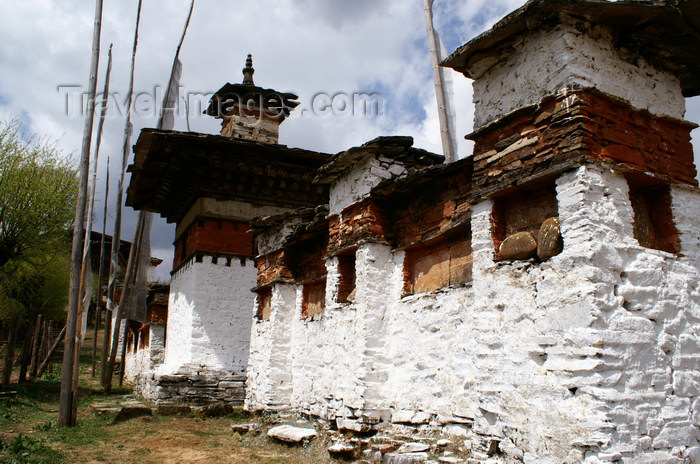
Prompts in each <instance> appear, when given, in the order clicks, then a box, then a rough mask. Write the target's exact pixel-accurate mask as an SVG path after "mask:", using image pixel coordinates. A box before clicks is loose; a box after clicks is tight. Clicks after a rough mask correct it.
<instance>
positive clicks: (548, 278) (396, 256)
mask: <svg viewBox="0 0 700 464" xmlns="http://www.w3.org/2000/svg"><path fill="white" fill-rule="evenodd" d="M672 195H673V208H674V215H675V218H676V221H677V226H678V229H679V231H680V232H681V243H682V247H683V250H684V253H685V256H676V255H672V254H669V253H665V252H662V251H657V250H650V249H646V248H642V247H640V246H639V245H638V244H637V242H636V240H635V239H634V238H633V236H632V217H633V215H632V209H631V205H630V202H629V199H628V187H627V183H626V181H625V180H624V178H623V177H622V176H620V175H618V174H615V173H613V172H610V171H608V170H605V169H602V168H597V167H581V168H579V169H577V170H575V171H572V172H569V173H566V174H564V175H562V176H561V177H560V178H559V179H558V181H557V199H558V203H559V215H560V220H561V223H562V233H563V236H564V243H565V248H564V251H563V253H562V254H560V255H558V256H556V257H554V258H552V259H551V260H549V261H547V262H544V263H539V264H536V263H528V262H513V263H505V262H502V263H498V262H494V261H493V256H494V249H493V247H494V245H493V241H492V238H491V232H490V231H491V225H490V214H491V202H490V201H484V202H481V203H478V204H475V205H473V215H472V224H471V228H472V248H473V253H474V268H473V283H472V285H471V286H465V287H459V288H449V289H443V290H440V291H436V292H430V293H425V294H420V295H412V296H408V297H404V298H401V293H400V292H401V288H402V278H403V277H402V276H403V274H402V266H403V253H392V252H391V250H390V249H389V248H388V247H387V246H384V245H379V244H371V243H369V244H364V245H361V246H360V247H359V248H358V251H357V255H356V257H357V258H356V272H357V274H356V275H357V298H356V301H355V302H354V303H353V304H345V305H341V304H338V303H336V302H335V294H336V293H337V279H338V276H337V274H338V273H337V263H336V262H335V260H334V259H330V260H328V261H327V270H328V279H327V292H326V295H327V304H326V310H325V313H324V316H323V317H322V318H321V319H320V320H315V321H304V320H302V319H301V318H300V313H301V309H300V296H299V294H300V290H299V289H297V298H296V302H295V303H294V308H291V311H292V314H293V317H292V322H291V325H290V324H285V325H287V329H286V330H288V331H290V334H291V354H292V355H291V357H290V358H288V359H290V362H291V368H290V372H291V375H292V384H293V389H292V394H291V401H290V406H291V407H294V408H296V409H300V410H302V411H305V412H309V413H311V414H315V415H319V416H322V417H326V418H329V419H332V418H350V419H352V420H358V419H363V420H365V421H370V422H371V421H376V420H379V419H384V420H392V421H394V422H411V423H416V424H418V423H429V422H430V423H433V424H441V425H445V424H448V425H447V427H448V428H449V429H450V430H451V432H452V433H464V434H472V435H473V438H474V440H473V442H474V443H477V442H478V441H479V437H481V438H482V439H484V440H490V439H494V438H495V439H497V440H498V441H500V446H501V450H502V451H503V452H504V453H505V454H506V455H507V456H508V457H509V459H511V460H514V461H516V462H517V461H520V460H521V461H524V462H529V463H550V462H551V463H554V462H562V461H563V460H564V459H567V458H568V459H569V460H570V461H571V462H589V463H595V462H611V461H614V460H617V459H620V458H624V459H625V461H624V462H626V463H628V462H632V463H642V462H682V459H683V456H688V455H690V454H692V453H693V452H700V449H698V448H697V439H698V436H700V400H698V390H699V389H700V376H699V375H698V374H697V372H698V362H699V360H700V353H699V349H698V344H699V334H698V322H700V290H699V289H698V281H699V280H700V272H699V271H698V255H697V250H698V239H697V236H698V232H700V230H699V229H700V224H698V222H697V219H696V218H697V216H693V215H695V214H696V213H697V210H698V207H699V205H700V195H698V193H697V192H696V191H692V190H686V189H675V188H674V189H673V194H672ZM693 218H695V219H693ZM287 310H288V311H289V310H290V308H287ZM273 312H274V309H273ZM267 324H269V327H268V328H267V329H266V331H257V332H255V331H254V335H253V346H256V345H262V344H264V343H265V341H264V340H262V339H264V338H265V337H266V336H267V335H266V334H267V333H270V331H272V330H276V328H274V327H273V325H274V316H273V318H271V320H270V321H268V322H267ZM272 349H273V350H274V346H273V347H272ZM256 362H257V361H256V358H254V357H252V356H251V364H255V363H256ZM251 369H255V367H254V366H251ZM260 382H261V381H260ZM248 388H249V390H251V392H254V391H256V390H257V389H258V384H257V383H256V381H255V380H252V381H251V379H249V384H248ZM250 394H251V393H250V392H249V395H250ZM256 407H264V405H263V404H257V405H256Z"/></svg>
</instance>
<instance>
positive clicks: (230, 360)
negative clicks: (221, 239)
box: [159, 256, 257, 374]
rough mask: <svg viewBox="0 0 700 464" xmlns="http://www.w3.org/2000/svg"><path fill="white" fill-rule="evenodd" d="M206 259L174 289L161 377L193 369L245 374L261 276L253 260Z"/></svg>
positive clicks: (182, 272) (187, 268) (176, 279)
mask: <svg viewBox="0 0 700 464" xmlns="http://www.w3.org/2000/svg"><path fill="white" fill-rule="evenodd" d="M226 263H227V259H226V258H219V259H218V261H217V262H216V263H214V258H212V257H210V256H204V257H203V259H202V262H199V263H198V262H196V261H195V260H194V259H193V260H190V261H189V262H188V263H187V264H185V265H184V266H182V267H181V268H180V269H178V270H177V271H176V272H175V274H174V275H173V278H172V281H171V284H170V296H169V303H168V334H167V342H166V345H165V362H164V364H163V366H161V368H160V369H159V373H160V374H175V373H177V372H178V370H180V368H182V367H185V366H188V365H193V366H198V367H206V368H211V369H219V370H233V371H236V372H245V370H246V368H247V365H248V349H249V343H250V328H251V323H252V318H251V308H252V307H253V302H254V299H255V298H254V297H255V295H254V294H253V293H252V292H251V291H250V289H251V288H252V287H254V286H255V281H256V277H257V271H256V268H255V264H254V262H253V260H251V259H244V258H240V259H239V258H233V259H231V260H230V265H227V264H226Z"/></svg>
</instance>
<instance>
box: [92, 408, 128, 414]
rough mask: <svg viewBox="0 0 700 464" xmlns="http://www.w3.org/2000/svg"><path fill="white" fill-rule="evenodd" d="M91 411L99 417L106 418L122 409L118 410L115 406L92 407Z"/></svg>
mask: <svg viewBox="0 0 700 464" xmlns="http://www.w3.org/2000/svg"><path fill="white" fill-rule="evenodd" d="M93 409H94V410H95V412H96V413H97V414H99V415H101V416H106V415H109V414H117V413H118V412H119V411H121V410H122V408H119V407H116V406H115V407H94V406H93Z"/></svg>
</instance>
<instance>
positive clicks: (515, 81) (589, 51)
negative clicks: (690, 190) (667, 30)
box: [473, 24, 685, 128]
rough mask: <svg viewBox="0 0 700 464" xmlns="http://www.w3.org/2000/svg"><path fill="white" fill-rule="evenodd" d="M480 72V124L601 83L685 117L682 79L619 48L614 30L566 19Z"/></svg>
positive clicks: (637, 102)
mask: <svg viewBox="0 0 700 464" xmlns="http://www.w3.org/2000/svg"><path fill="white" fill-rule="evenodd" d="M479 66H480V67H481V68H482V69H481V70H480V72H479V75H477V76H474V77H475V78H476V80H475V81H474V94H473V99H474V103H475V105H476V108H475V113H474V127H475V128H478V127H480V126H482V125H484V124H487V123H488V122H491V121H493V120H495V119H497V118H499V117H501V116H504V115H505V114H508V113H510V112H511V111H514V110H516V109H518V108H521V107H524V106H527V105H532V104H536V103H539V102H540V101H541V99H542V98H544V97H545V96H547V95H552V94H555V93H557V92H560V91H563V90H565V89H566V88H570V87H575V86H579V87H596V88H597V89H598V90H600V91H602V92H605V93H607V94H610V95H613V96H615V97H619V98H622V99H624V100H626V101H628V102H629V103H630V104H632V105H633V106H635V107H637V108H641V109H646V110H649V111H650V112H651V113H654V114H657V115H662V116H671V117H674V118H679V119H681V118H683V115H684V113H685V100H684V99H683V95H682V93H681V88H680V82H679V81H678V79H677V78H676V77H675V76H673V75H672V74H669V73H666V72H662V71H659V70H657V69H655V68H653V67H652V66H650V65H649V64H648V63H646V62H645V61H644V60H643V59H642V58H641V57H639V56H637V55H632V54H631V53H630V52H624V51H620V50H617V49H615V47H614V46H613V43H612V39H611V36H610V34H609V32H607V31H606V30H605V29H602V28H599V27H592V28H591V29H590V30H588V31H586V32H580V31H579V30H577V29H576V28H575V27H574V26H570V25H566V24H562V25H559V26H557V27H555V28H554V29H552V30H545V31H537V32H535V33H533V34H530V35H527V36H525V37H522V38H521V39H520V40H519V42H518V43H517V44H516V45H515V46H514V51H513V52H512V53H510V54H509V55H508V56H507V57H493V56H491V57H488V58H485V59H484V60H483V61H482V62H481V63H479Z"/></svg>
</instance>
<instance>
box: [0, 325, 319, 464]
mask: <svg viewBox="0 0 700 464" xmlns="http://www.w3.org/2000/svg"><path fill="white" fill-rule="evenodd" d="M91 335H92V331H89V332H88V337H87V340H86V342H85V344H84V345H83V350H84V351H83V355H82V356H81V375H80V383H79V393H78V397H79V402H78V417H77V423H76V426H75V427H60V426H58V425H57V419H58V404H59V397H60V385H61V381H60V377H58V376H56V374H53V375H46V376H44V377H43V378H42V379H40V380H36V381H34V382H30V383H23V384H13V385H11V388H10V389H11V390H13V391H16V392H17V395H16V396H14V397H5V398H0V463H2V464H78V463H100V462H104V463H110V464H112V463H119V464H163V463H186V462H214V463H216V462H221V463H224V462H225V463H229V462H231V463H236V464H248V463H251V464H252V463H255V464H258V463H259V464H272V463H284V464H294V463H299V464H312V463H327V462H329V457H328V453H327V452H326V448H327V446H328V443H325V442H324V441H322V440H320V439H318V440H314V441H312V442H311V443H309V444H308V445H306V446H304V447H301V446H300V447H290V446H287V445H284V444H280V443H275V442H272V441H271V440H270V439H269V438H268V437H267V435H266V431H267V429H268V428H269V427H270V426H272V425H273V424H272V423H271V422H269V421H264V420H262V419H265V418H261V417H258V418H257V420H256V418H255V417H252V416H251V415H250V414H248V413H247V412H246V411H244V410H242V409H235V410H234V411H233V412H232V413H231V414H229V415H227V416H225V417H218V418H202V417H195V416H184V417H183V416H170V417H164V416H155V417H141V418H137V419H132V420H129V421H125V422H120V423H116V424H114V423H113V420H114V413H105V414H100V413H98V412H97V411H96V408H94V407H91V405H105V406H118V405H119V404H120V402H122V401H125V400H134V399H136V398H135V397H134V396H133V395H132V391H131V389H130V388H129V387H128V386H125V387H116V386H115V387H113V388H112V393H111V394H109V395H106V394H104V392H103V391H102V389H101V388H100V386H99V376H98V377H97V378H94V379H93V378H92V377H91V376H90V365H91V361H92V355H91V353H89V350H90V348H91V347H92V343H91V339H90V337H91ZM98 341H99V339H98ZM98 346H101V344H100V343H98ZM86 353H87V354H86ZM56 362H57V363H58V362H60V356H58V357H57V358H56ZM59 375H60V374H59ZM15 378H16V377H15ZM266 418H267V419H272V418H273V417H272V415H270V417H266ZM253 421H255V422H256V426H255V428H254V430H253V431H252V432H250V433H248V434H245V435H239V434H238V433H234V432H233V431H232V430H231V424H232V423H234V422H253Z"/></svg>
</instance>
